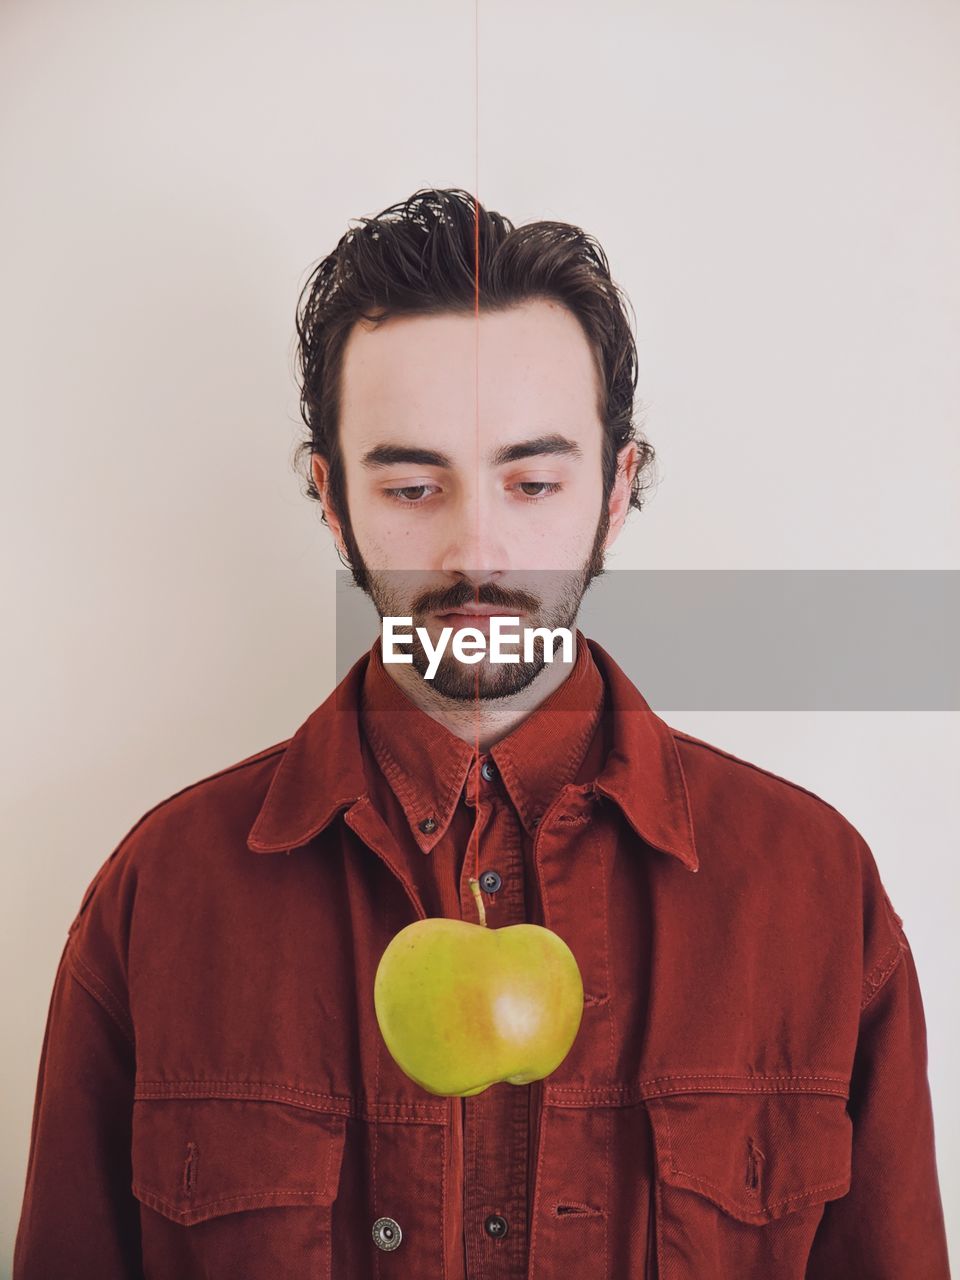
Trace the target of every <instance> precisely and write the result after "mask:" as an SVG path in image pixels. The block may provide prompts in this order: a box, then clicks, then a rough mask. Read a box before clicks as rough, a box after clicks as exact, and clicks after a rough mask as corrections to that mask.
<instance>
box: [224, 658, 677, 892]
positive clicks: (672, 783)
mask: <svg viewBox="0 0 960 1280" xmlns="http://www.w3.org/2000/svg"><path fill="white" fill-rule="evenodd" d="M579 642H580V643H583V642H584V637H583V636H580V637H579ZM375 643H376V644H377V645H379V643H380V641H379V640H377V641H376V642H375ZM585 643H586V644H588V645H589V647H590V653H591V655H592V656H593V660H594V662H595V663H596V664H597V667H598V669H599V671H600V674H601V675H602V676H603V679H604V682H605V685H606V698H605V712H604V714H605V715H608V716H609V717H610V749H609V752H608V755H607V760H606V763H605V764H604V767H603V769H602V771H601V773H600V775H599V776H598V777H597V779H596V782H595V784H593V785H594V788H595V790H596V791H597V792H599V793H600V794H601V795H604V796H607V797H608V798H609V799H611V800H613V801H614V802H615V803H616V804H617V805H618V806H619V808H620V809H621V811H622V812H623V814H624V816H625V817H626V819H627V821H628V822H629V823H630V826H631V827H632V828H633V830H634V831H635V832H636V833H637V835H639V836H640V837H641V838H642V839H643V840H645V841H646V842H647V843H648V844H650V845H652V846H653V847H654V848H655V849H659V850H661V851H662V852H663V853H668V854H672V855H673V856H674V857H675V858H677V859H678V860H679V861H680V862H681V863H682V864H683V865H684V866H685V867H687V868H688V869H689V870H690V871H696V870H698V868H699V860H698V857H697V852H696V847H695V844H694V832H693V821H692V817H691V813H690V802H689V798H688V795H687V787H686V782H685V779H684V775H683V767H682V765H681V763H680V756H679V753H678V750H677V745H676V741H675V739H674V736H673V732H672V730H671V729H670V727H669V725H667V724H665V723H664V721H663V720H661V719H660V717H659V716H657V715H655V714H654V712H653V711H652V710H651V709H650V707H649V706H648V704H647V702H646V700H645V699H644V698H643V696H642V695H641V693H640V692H639V690H638V689H637V688H636V686H635V685H634V684H633V683H632V682H631V681H630V680H629V679H628V678H627V676H626V675H625V674H624V672H623V671H622V670H621V669H620V667H619V666H618V665H617V664H616V663H615V662H614V660H613V658H611V657H610V655H609V654H608V653H607V652H606V650H604V649H603V648H602V647H601V646H600V645H599V644H597V642H596V641H595V640H586V641H585ZM371 652H372V651H368V652H367V653H365V654H363V655H362V657H360V658H359V659H358V660H357V661H356V662H355V663H354V665H353V666H352V667H351V668H350V670H349V671H348V672H347V674H346V676H345V677H344V678H343V680H342V681H341V682H340V684H339V685H337V687H336V688H335V689H334V690H333V692H332V693H331V694H330V696H329V697H328V698H327V699H326V701H324V702H323V703H322V704H321V705H320V706H319V707H317V709H316V710H315V711H314V712H313V713H312V714H311V715H310V716H309V717H308V718H307V720H306V721H305V722H304V723H303V724H302V725H301V726H300V728H299V729H298V730H297V732H296V733H295V734H294V735H293V737H292V738H290V739H289V741H288V742H287V744H286V747H285V750H284V752H283V755H282V756H281V758H280V763H279V765H278V766H277V768H276V771H275V772H274V775H273V778H272V779H271V782H270V786H269V788H268V790H267V794H266V797H265V799H264V801H263V804H262V805H261V807H260V811H259V813H258V814H257V818H256V821H255V822H254V824H253V826H252V828H251V829H250V834H249V836H248V838H247V846H248V848H249V849H250V850H251V851H252V852H254V853H280V852H285V851H288V850H291V849H296V848H299V847H300V846H302V845H305V844H306V843H307V842H308V841H310V840H312V839H313V837H314V836H316V835H319V833H320V832H321V831H323V830H324V829H325V828H326V827H328V826H329V825H330V823H331V822H332V821H333V819H334V818H335V817H336V816H337V815H338V814H339V813H341V812H342V811H343V810H344V809H347V808H349V807H350V806H351V805H353V804H354V803H355V802H356V801H357V800H360V799H362V798H367V796H368V788H367V782H366V777H365V775H364V770H363V756H362V751H361V746H360V715H359V708H360V695H361V690H362V687H363V678H364V674H365V672H366V669H367V664H368V663H369V661H370V659H371Z"/></svg>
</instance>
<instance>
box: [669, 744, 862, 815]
mask: <svg viewBox="0 0 960 1280" xmlns="http://www.w3.org/2000/svg"><path fill="white" fill-rule="evenodd" d="M670 732H671V733H672V734H673V736H674V737H675V738H680V739H682V740H683V741H684V742H689V743H690V744H691V745H692V746H694V747H702V748H703V749H704V750H705V751H712V752H713V754H714V755H715V756H722V757H723V759H724V760H732V761H733V762H734V764H742V765H744V766H745V767H746V768H747V769H753V770H754V772H755V773H762V774H763V775H764V777H766V778H773V779H774V781H775V782H782V783H783V784H784V786H786V787H792V788H793V790H794V791H800V792H802V793H803V795H805V796H810V797H811V798H812V799H814V800H817V801H819V802H820V804H822V805H823V806H824V807H825V808H827V809H829V810H831V812H832V813H836V814H838V815H839V817H841V818H844V822H847V821H848V819H846V818H845V817H844V815H843V814H842V813H840V810H839V809H838V808H837V807H836V805H832V804H831V803H830V801H829V800H824V798H823V796H818V795H817V793H816V792H815V791H810V790H808V788H807V787H802V786H801V785H800V783H799V782H792V781H791V780H790V779H789V778H782V777H781V776H780V774H778V773H773V772H772V771H771V770H770V769H764V767H763V765H759V764H754V763H753V761H752V760H744V759H743V757H742V756H735V755H733V754H732V753H731V752H729V751H724V750H723V748H722V747H717V746H714V745H713V743H712V742H704V741H702V740H701V739H700V738H693V737H691V736H690V735H689V734H687V733H684V732H683V730H682V729H673V728H671V730H670Z"/></svg>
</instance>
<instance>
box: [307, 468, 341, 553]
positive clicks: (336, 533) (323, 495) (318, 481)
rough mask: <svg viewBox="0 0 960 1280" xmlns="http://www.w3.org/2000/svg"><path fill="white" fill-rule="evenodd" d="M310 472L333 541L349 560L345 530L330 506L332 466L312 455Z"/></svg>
mask: <svg viewBox="0 0 960 1280" xmlns="http://www.w3.org/2000/svg"><path fill="white" fill-rule="evenodd" d="M310 470H311V472H312V474H313V483H314V484H315V485H316V486H317V489H318V491H319V493H320V501H321V502H322V504H323V514H324V516H325V518H326V521H327V524H328V525H329V526H330V532H331V533H332V534H333V540H334V542H335V543H336V544H337V548H338V550H339V552H340V554H341V555H342V556H343V558H344V559H345V560H346V559H348V556H347V548H346V547H345V546H344V542H343V530H342V529H341V527H340V520H339V519H338V517H337V514H336V512H335V511H334V509H333V507H332V506H331V504H330V498H329V496H328V495H329V483H328V482H329V479H330V464H329V463H328V462H327V460H326V458H322V457H321V456H320V454H319V453H312V454H311V455H310Z"/></svg>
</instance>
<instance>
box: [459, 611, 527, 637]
mask: <svg viewBox="0 0 960 1280" xmlns="http://www.w3.org/2000/svg"><path fill="white" fill-rule="evenodd" d="M438 617H439V621H440V623H441V624H442V625H443V626H445V627H453V629H454V631H462V630H463V629H464V627H475V628H476V630H477V631H480V632H481V633H482V634H483V635H485V636H488V635H489V634H490V619H491V617H497V618H519V619H520V622H521V623H522V621H523V614H521V613H498V614H475V613H441V614H439V615H438Z"/></svg>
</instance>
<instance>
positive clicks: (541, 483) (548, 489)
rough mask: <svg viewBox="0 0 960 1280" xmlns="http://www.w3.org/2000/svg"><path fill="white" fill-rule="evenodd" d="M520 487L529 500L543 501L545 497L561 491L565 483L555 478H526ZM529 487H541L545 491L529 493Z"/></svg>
mask: <svg viewBox="0 0 960 1280" xmlns="http://www.w3.org/2000/svg"><path fill="white" fill-rule="evenodd" d="M517 488H518V489H521V490H523V491H524V493H523V496H524V499H525V500H526V501H527V502H542V501H543V499H544V498H549V497H550V495H551V494H554V493H559V491H560V490H561V489H562V488H563V485H562V484H560V483H559V482H558V481H555V480H524V481H521V483H520V484H518V485H517ZM528 489H540V490H543V492H541V493H538V494H532V493H527V492H526V490H528Z"/></svg>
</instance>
